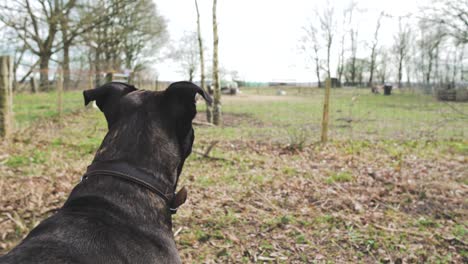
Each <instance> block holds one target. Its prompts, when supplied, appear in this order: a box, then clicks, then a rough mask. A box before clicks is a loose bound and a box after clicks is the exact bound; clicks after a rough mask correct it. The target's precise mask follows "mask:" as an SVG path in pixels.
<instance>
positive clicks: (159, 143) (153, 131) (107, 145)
mask: <svg viewBox="0 0 468 264" xmlns="http://www.w3.org/2000/svg"><path fill="white" fill-rule="evenodd" d="M137 128H138V129H137ZM167 134H168V133H164V131H162V129H161V128H160V127H158V126H157V125H156V124H154V123H147V124H145V123H143V122H139V120H138V119H128V120H126V121H125V122H119V123H118V124H116V125H114V126H112V127H111V128H110V129H109V132H108V133H107V135H106V136H105V138H104V140H103V142H102V144H101V146H100V148H99V149H98V151H97V152H96V156H95V157H94V160H93V163H94V162H110V161H123V162H126V163H128V164H130V165H132V166H135V167H136V168H138V169H140V170H142V171H145V172H146V173H148V174H151V175H154V177H155V179H156V180H158V181H160V182H161V184H162V185H164V186H163V187H164V188H167V187H168V186H172V187H175V184H176V181H177V167H178V166H179V163H180V154H179V152H178V151H177V150H178V148H177V146H176V145H175V144H174V143H172V142H174V140H173V139H170V138H167V136H166V135H167Z"/></svg>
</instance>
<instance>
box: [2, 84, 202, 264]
mask: <svg viewBox="0 0 468 264" xmlns="http://www.w3.org/2000/svg"><path fill="white" fill-rule="evenodd" d="M197 93H198V94H200V95H202V96H203V98H204V99H205V100H207V101H208V102H209V103H210V102H211V98H210V97H209V95H207V94H206V93H205V92H204V91H203V90H202V89H200V88H199V87H198V86H196V85H194V84H193V83H190V82H178V83H174V84H172V85H170V86H169V88H168V89H167V90H166V91H164V92H152V91H143V90H138V89H136V88H135V87H133V86H129V85H127V84H123V83H109V84H106V85H103V86H101V87H99V88H96V89H93V90H88V91H85V92H84V93H83V95H84V99H85V104H88V103H89V102H91V101H93V100H96V104H97V105H98V107H99V108H100V109H101V111H103V113H104V115H105V117H106V120H107V122H108V127H109V131H108V133H107V135H106V136H105V138H104V140H103V142H102V144H101V146H100V148H99V149H98V151H97V153H96V156H95V158H94V160H93V163H94V162H102V161H125V162H127V163H129V164H132V166H135V167H137V168H139V169H141V170H144V171H146V172H147V173H150V174H152V175H153V176H154V178H155V179H157V180H158V182H159V183H160V184H159V188H161V189H163V190H173V189H174V187H175V185H176V184H177V180H178V177H179V175H180V173H181V171H182V167H183V164H184V161H185V159H186V158H187V157H188V155H189V154H190V152H191V149H192V144H193V140H194V132H193V128H192V119H193V118H194V117H195V114H196V108H195V95H196V94H197ZM0 263H180V258H179V255H178V252H177V248H176V245H175V242H174V238H173V233H172V221H171V215H170V213H169V211H168V209H167V204H166V203H165V202H164V200H163V199H161V197H159V196H157V195H156V194H154V193H152V192H150V191H149V190H147V189H145V188H143V187H141V186H139V185H136V184H133V183H131V182H127V181H123V180H119V179H116V178H113V177H108V176H99V175H98V176H92V177H89V179H87V180H86V181H83V182H81V183H80V184H78V185H77V186H76V187H75V188H74V189H73V190H72V192H71V194H70V196H69V198H68V200H67V201H66V202H65V204H64V206H63V207H62V208H61V209H60V210H59V211H58V212H57V213H55V214H54V215H53V216H51V217H49V218H48V219H46V220H44V221H42V222H41V223H40V224H39V225H38V226H37V227H36V228H34V229H33V230H32V231H31V232H30V233H29V235H28V236H27V237H26V238H25V239H24V240H23V241H22V242H21V243H20V244H19V245H18V246H17V247H15V248H14V249H12V250H11V251H10V252H9V253H8V254H6V255H4V256H2V257H0Z"/></svg>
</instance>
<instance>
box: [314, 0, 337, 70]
mask: <svg viewBox="0 0 468 264" xmlns="http://www.w3.org/2000/svg"><path fill="white" fill-rule="evenodd" d="M334 12H335V10H334V9H333V7H332V6H330V5H328V6H327V7H326V8H325V9H324V10H323V12H322V13H321V14H318V17H319V19H320V28H321V30H322V35H323V39H324V40H325V47H326V48H327V58H326V65H327V66H326V69H325V70H326V72H327V77H328V78H331V71H330V55H331V48H332V44H333V37H334V32H335V21H334V20H333V14H334Z"/></svg>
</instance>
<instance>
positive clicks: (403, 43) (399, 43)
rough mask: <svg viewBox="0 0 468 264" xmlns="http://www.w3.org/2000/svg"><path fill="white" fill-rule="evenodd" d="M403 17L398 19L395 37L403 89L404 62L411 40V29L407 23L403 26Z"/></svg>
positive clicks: (399, 86) (399, 80)
mask: <svg viewBox="0 0 468 264" xmlns="http://www.w3.org/2000/svg"><path fill="white" fill-rule="evenodd" d="M402 19H403V17H399V18H398V32H397V33H396V35H395V36H394V41H395V42H394V45H393V52H394V53H395V55H396V56H395V59H396V65H397V71H398V75H397V82H398V88H401V87H402V85H401V80H402V78H403V62H404V61H405V59H406V56H407V55H408V49H409V38H410V34H411V33H410V32H411V31H410V27H409V25H408V24H407V23H405V24H403V22H402Z"/></svg>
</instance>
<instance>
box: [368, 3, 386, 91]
mask: <svg viewBox="0 0 468 264" xmlns="http://www.w3.org/2000/svg"><path fill="white" fill-rule="evenodd" d="M383 16H384V13H383V11H382V12H381V13H380V15H379V18H378V19H377V24H376V27H375V32H374V39H373V41H372V45H371V56H370V65H369V81H368V82H367V86H368V87H372V82H373V79H374V70H375V60H376V55H377V54H376V52H377V45H378V43H379V30H380V25H381V22H382V18H383Z"/></svg>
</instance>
